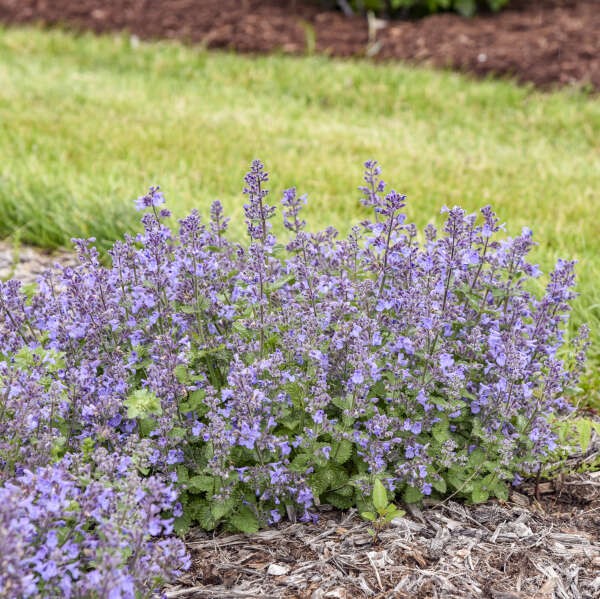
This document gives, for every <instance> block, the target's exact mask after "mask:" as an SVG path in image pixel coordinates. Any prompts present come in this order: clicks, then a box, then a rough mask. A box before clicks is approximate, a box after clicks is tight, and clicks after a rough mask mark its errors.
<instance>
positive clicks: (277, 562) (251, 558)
mask: <svg viewBox="0 0 600 599" xmlns="http://www.w3.org/2000/svg"><path fill="white" fill-rule="evenodd" d="M599 459H600V438H598V436H597V435H595V437H594V440H593V442H592V444H591V446H590V448H589V449H588V451H587V452H586V454H585V455H584V456H582V455H577V456H573V457H572V458H571V466H576V465H579V466H581V464H585V463H587V464H592V463H596V464H597V463H598V460H599ZM320 510H321V514H320V519H319V522H318V523H317V524H304V523H287V524H283V525H280V526H279V527H278V528H273V529H269V530H264V531H261V532H259V533H257V534H254V535H243V534H237V535H231V534H229V535H228V534H218V535H213V534H209V533H205V532H202V531H196V532H192V533H190V534H189V536H188V538H187V545H188V548H189V550H190V552H191V554H192V557H193V567H192V569H191V571H190V572H189V573H187V574H186V575H185V576H184V577H183V578H182V579H181V581H180V584H178V585H176V586H173V587H171V588H169V589H167V592H166V597H167V598H168V599H192V598H193V597H198V598H200V597H209V598H219V599H235V598H237V599H241V598H246V599H269V598H273V599H283V598H294V599H353V598H363V597H364V598H372V599H391V598H393V599H432V598H436V599H437V598H439V599H469V598H475V597H481V598H489V599H555V598H556V599H598V597H600V472H591V473H586V474H570V475H568V476H561V477H558V478H557V479H555V480H553V481H550V482H542V483H541V484H539V485H537V488H536V485H535V484H534V483H532V482H529V483H524V484H523V485H521V486H520V487H519V488H518V490H514V491H512V493H511V495H510V499H509V501H508V502H498V501H490V502H488V503H486V504H481V505H464V504H461V503H457V502H454V501H447V502H442V503H438V504H437V505H428V506H425V507H424V508H423V509H418V508H415V507H413V508H412V509H410V510H409V514H408V515H407V516H406V517H404V518H397V519H395V520H394V521H393V522H392V525H391V526H390V527H389V528H388V529H387V530H385V531H383V532H382V533H381V534H380V536H379V539H378V541H377V542H376V543H373V539H372V537H371V535H370V534H369V533H368V532H367V528H368V524H366V523H365V522H363V521H362V520H361V519H360V518H359V517H358V516H357V514H356V513H355V512H354V511H353V510H351V511H349V512H347V513H342V512H339V511H336V510H333V509H331V507H330V506H321V508H320Z"/></svg>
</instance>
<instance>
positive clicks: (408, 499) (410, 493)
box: [403, 487, 423, 503]
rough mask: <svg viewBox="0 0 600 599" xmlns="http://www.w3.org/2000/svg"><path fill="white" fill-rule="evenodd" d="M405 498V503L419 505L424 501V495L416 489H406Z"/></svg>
mask: <svg viewBox="0 0 600 599" xmlns="http://www.w3.org/2000/svg"><path fill="white" fill-rule="evenodd" d="M403 498H404V502H405V503H418V502H419V501H421V499H423V493H421V491H419V489H415V488H414V487H406V490H405V491H404V495H403Z"/></svg>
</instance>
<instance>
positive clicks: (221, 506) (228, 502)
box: [210, 497, 234, 520]
mask: <svg viewBox="0 0 600 599" xmlns="http://www.w3.org/2000/svg"><path fill="white" fill-rule="evenodd" d="M233 506H234V500H233V499H232V498H231V497H230V498H229V499H225V500H221V501H214V502H213V503H211V504H210V512H211V514H212V515H213V518H214V519H215V520H220V519H221V518H224V517H225V516H228V515H229V514H230V513H231V511H232V510H233Z"/></svg>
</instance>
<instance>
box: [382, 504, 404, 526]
mask: <svg viewBox="0 0 600 599" xmlns="http://www.w3.org/2000/svg"><path fill="white" fill-rule="evenodd" d="M405 515H406V512H405V511H404V510H398V509H396V508H395V506H394V509H393V511H391V512H390V513H389V514H387V515H386V517H385V521H386V522H391V521H392V520H393V519H394V518H402V516H405Z"/></svg>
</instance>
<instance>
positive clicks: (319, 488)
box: [309, 469, 330, 497]
mask: <svg viewBox="0 0 600 599" xmlns="http://www.w3.org/2000/svg"><path fill="white" fill-rule="evenodd" d="M309 481H310V486H311V489H312V492H313V495H314V496H315V497H319V496H321V495H322V494H323V493H325V491H327V489H328V488H329V483H330V478H329V473H328V471H327V470H326V469H324V470H319V471H318V472H315V473H314V474H311V475H310V478H309Z"/></svg>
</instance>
